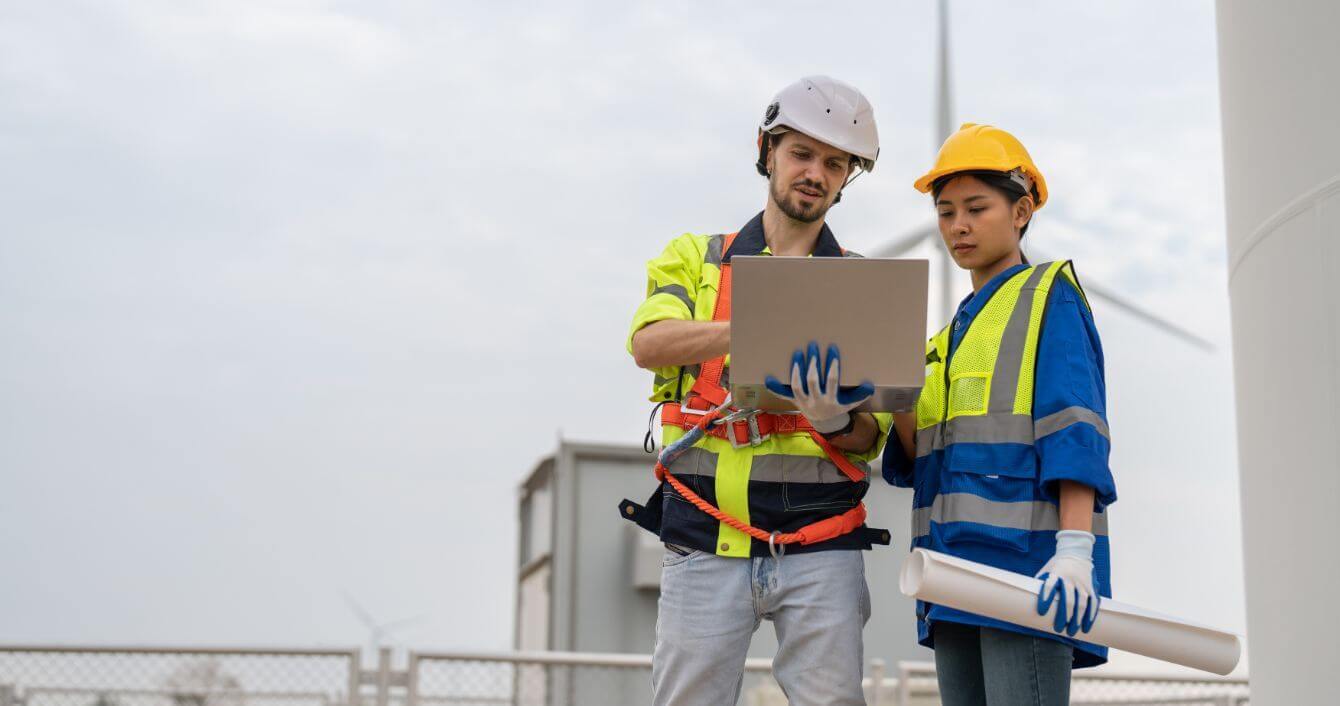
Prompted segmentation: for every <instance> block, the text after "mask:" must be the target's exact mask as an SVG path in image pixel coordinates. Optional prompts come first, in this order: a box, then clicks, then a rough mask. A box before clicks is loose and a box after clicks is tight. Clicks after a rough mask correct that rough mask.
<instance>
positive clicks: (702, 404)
mask: <svg viewBox="0 0 1340 706" xmlns="http://www.w3.org/2000/svg"><path fill="white" fill-rule="evenodd" d="M736 235H737V233H732V234H730V235H728V236H726V238H725V242H724V244H723V246H722V252H723V253H729V252H730V247H731V244H732V243H733V242H734V241H735V236H736ZM730 273H731V266H730V261H729V259H724V258H723V262H722V264H721V281H720V283H719V284H718V285H717V301H716V307H715V308H714V309H713V311H712V320H713V321H730V309H731V274H730ZM725 369H726V357H725V356H721V357H719V358H714V359H712V360H710V361H707V362H706V363H703V365H702V369H701V371H700V372H699V375H698V377H697V379H696V380H695V381H694V383H693V387H692V388H690V390H689V394H688V395H687V396H686V397H685V398H684V401H683V402H682V403H681V404H680V405H679V406H675V405H673V404H667V405H665V406H664V407H662V408H661V424H662V425H664V426H677V427H682V428H683V429H685V430H686V433H685V434H684V436H682V437H680V438H679V439H678V440H676V441H674V442H673V443H671V444H670V445H669V446H666V447H665V448H664V449H662V450H661V453H660V455H659V456H658V457H657V459H656V479H657V480H658V481H663V482H666V483H669V484H670V486H671V487H672V488H674V489H675V491H676V492H678V493H679V494H680V495H681V496H682V497H683V498H684V499H685V500H687V501H688V502H689V503H690V504H692V505H693V506H694V507H696V508H698V509H699V510H701V511H703V512H705V513H707V514H708V515H710V516H711V517H712V518H713V519H715V520H716V521H718V522H722V523H725V524H727V525H729V526H731V527H733V528H735V529H737V530H739V531H741V532H744V533H745V534H748V535H749V536H751V537H753V538H754V539H757V540H759V541H761V542H767V543H768V548H769V550H770V551H772V553H773V555H774V556H778V555H779V553H783V552H785V549H784V547H785V546H786V545H788V544H802V545H806V544H817V543H819V542H825V541H828V540H830V539H834V538H836V537H841V536H843V535H845V534H849V533H851V532H853V531H855V530H857V529H858V528H860V527H861V526H862V525H863V524H864V523H865V518H866V511H865V504H864V503H857V505H856V507H853V508H852V509H850V510H848V511H846V512H844V513H842V514H840V515H834V516H832V517H828V518H825V519H823V520H819V521H818V522H812V523H810V524H808V525H805V526H804V527H801V528H800V529H798V530H796V531H794V532H775V531H773V532H769V531H767V530H763V529H759V528H758V527H754V526H753V525H750V524H749V523H747V522H745V521H743V520H741V519H739V518H737V517H732V516H731V515H728V514H726V513H725V512H723V511H722V510H721V508H718V507H716V506H714V505H712V503H709V502H708V501H706V500H704V499H703V498H702V497H701V496H700V495H698V494H697V493H695V492H693V491H692V490H691V489H689V487H688V486H687V485H685V484H684V483H683V482H681V481H680V480H679V479H678V478H676V477H675V476H674V474H673V473H671V472H670V470H669V466H670V465H671V464H672V463H673V462H674V460H675V459H676V458H678V457H679V456H680V455H681V454H683V453H684V452H685V451H687V450H688V449H689V448H691V447H692V446H693V445H694V444H696V443H697V442H698V440H700V439H701V438H702V437H703V436H704V435H710V436H715V437H717V438H720V439H726V440H728V441H730V443H731V446H732V447H734V448H743V447H745V446H758V445H760V444H762V443H763V442H764V441H765V440H767V439H768V438H769V437H770V436H772V435H773V434H787V433H799V432H807V433H809V435H810V438H811V439H813V440H814V443H816V444H818V445H819V448H821V449H823V451H824V453H825V454H827V455H828V458H829V460H830V461H832V462H833V464H834V465H836V466H837V467H838V469H839V470H841V471H842V473H843V474H844V475H846V476H847V478H849V479H851V481H852V482H853V483H859V482H861V481H864V480H865V473H864V471H862V470H861V469H860V468H858V467H857V466H856V464H854V463H852V462H851V460H850V459H848V458H847V457H846V455H845V454H843V453H842V452H841V451H839V450H838V449H837V448H835V447H834V446H833V445H832V444H831V443H829V441H828V439H826V438H824V436H823V434H820V433H819V432H818V431H817V430H816V429H815V428H814V427H813V426H812V425H811V424H810V422H809V420H808V419H806V418H805V416H804V415H802V414H800V413H795V412H793V413H782V414H777V413H770V412H763V411H761V410H757V409H738V408H735V407H731V405H730V402H731V400H730V392H729V391H728V390H727V389H726V388H725V387H724V386H722V384H721V377H722V374H723V372H724V371H725ZM643 510H644V508H643V507H642V506H640V505H637V504H636V503H633V502H632V501H629V500H624V501H623V503H621V504H620V511H621V512H622V513H623V514H624V515H625V516H627V517H629V518H630V519H635V520H636V519H637V515H639V514H641V513H642V512H643ZM639 524H643V523H641V522H639ZM644 526H645V525H644ZM648 529H651V528H650V527H648ZM884 537H887V534H886V533H885V534H884ZM887 542H888V540H887V538H885V539H884V542H883V543H887Z"/></svg>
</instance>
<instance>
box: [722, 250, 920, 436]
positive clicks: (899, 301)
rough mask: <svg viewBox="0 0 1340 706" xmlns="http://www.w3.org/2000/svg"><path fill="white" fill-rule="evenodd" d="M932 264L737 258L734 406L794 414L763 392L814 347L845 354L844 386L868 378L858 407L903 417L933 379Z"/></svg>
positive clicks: (732, 375) (732, 378) (733, 306)
mask: <svg viewBox="0 0 1340 706" xmlns="http://www.w3.org/2000/svg"><path fill="white" fill-rule="evenodd" d="M928 277H929V267H928V263H927V261H926V260H913V259H889V258H856V257H773V256H756V257H733V258H731V337H730V340H731V343H730V355H731V358H730V370H729V372H730V381H729V382H730V387H731V396H732V399H733V400H734V404H735V405H736V406H739V407H756V408H759V409H765V410H769V411H784V410H794V409H795V407H794V406H793V405H791V404H790V402H788V401H787V400H786V399H784V398H780V397H777V396H776V395H773V394H772V393H771V392H769V391H768V390H767V388H766V387H764V380H765V379H766V378H767V376H768V375H772V376H774V377H776V378H777V379H779V380H781V381H782V382H783V383H786V384H790V382H791V355H792V352H793V351H796V350H803V349H804V348H805V347H806V346H807V345H809V343H810V341H815V342H817V343H818V344H819V348H820V353H821V354H822V355H825V356H826V355H827V352H826V351H827V349H828V344H830V343H833V344H837V346H838V348H839V349H840V350H841V353H842V378H841V384H842V386H844V387H846V386H850V385H859V384H861V382H863V381H866V380H869V381H870V382H872V383H874V385H875V394H874V396H873V397H872V398H870V399H869V400H867V401H866V402H864V403H863V404H862V405H861V406H860V407H858V408H857V409H858V410H860V411H865V412H904V411H910V410H912V409H913V408H914V407H915V406H916V401H917V396H918V395H919V394H920V393H921V385H922V383H923V381H924V380H925V377H926V296H927V291H928V290H927V285H928Z"/></svg>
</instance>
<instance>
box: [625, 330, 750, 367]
mask: <svg viewBox="0 0 1340 706" xmlns="http://www.w3.org/2000/svg"><path fill="white" fill-rule="evenodd" d="M729 352H730V322H729V321H679V320H676V319H666V320H664V321H657V322H655V323H651V324H647V325H646V326H644V327H643V328H642V329H641V330H640V331H638V332H637V333H635V334H633V360H634V361H636V362H637V366H638V367H639V368H645V369H651V368H668V367H670V366H674V365H693V364H694V363H702V362H704V361H708V360H712V359H713V358H719V357H721V356H723V355H726V354H727V353H729Z"/></svg>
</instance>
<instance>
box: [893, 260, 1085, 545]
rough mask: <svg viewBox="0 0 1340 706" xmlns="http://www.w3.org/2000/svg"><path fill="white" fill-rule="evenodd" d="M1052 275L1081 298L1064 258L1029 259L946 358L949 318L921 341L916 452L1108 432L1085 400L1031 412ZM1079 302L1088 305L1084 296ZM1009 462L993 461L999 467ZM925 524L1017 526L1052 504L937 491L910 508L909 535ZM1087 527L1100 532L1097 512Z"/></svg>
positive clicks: (1037, 525)
mask: <svg viewBox="0 0 1340 706" xmlns="http://www.w3.org/2000/svg"><path fill="white" fill-rule="evenodd" d="M1058 275H1062V276H1064V277H1066V279H1068V280H1069V281H1070V282H1071V284H1073V285H1074V286H1075V289H1076V290H1077V291H1079V292H1080V296H1081V298H1082V299H1083V298H1084V296H1083V291H1084V290H1083V289H1081V288H1080V286H1079V281H1078V279H1077V278H1076V277H1075V274H1074V269H1073V265H1072V264H1071V263H1070V261H1068V260H1067V261H1059V262H1050V263H1045V264H1041V265H1037V266H1035V267H1029V268H1027V269H1024V270H1021V271H1019V272H1018V273H1016V274H1015V275H1014V276H1013V277H1011V278H1010V279H1008V280H1007V281H1006V282H1005V283H1004V284H1002V285H1001V286H1000V287H999V288H997V289H996V291H995V292H994V293H993V294H992V295H991V298H990V299H989V300H988V301H987V303H986V305H985V306H983V307H982V309H981V310H980V311H979V312H978V313H977V315H976V316H975V317H974V318H973V320H972V321H971V322H970V323H969V325H968V330H967V331H966V332H964V334H963V338H962V340H961V341H960V342H959V345H958V347H957V348H956V349H955V350H954V354H953V355H952V356H950V355H949V345H950V341H951V335H952V329H951V327H950V326H946V327H945V328H944V329H941V330H940V331H939V332H938V333H936V334H935V335H934V336H933V337H931V339H930V341H929V342H927V344H926V381H925V383H924V385H923V387H922V392H921V396H920V397H919V398H918V399H917V408H916V413H917V433H916V455H917V458H918V459H921V458H924V457H926V456H929V455H931V454H933V453H935V452H938V451H944V450H945V449H946V448H948V447H950V446H952V445H954V444H961V443H962V444H1018V445H1022V446H1029V447H1031V446H1032V445H1033V442H1034V441H1035V440H1036V439H1039V438H1042V437H1044V436H1047V435H1048V434H1054V433H1056V432H1058V431H1061V430H1062V429H1065V428H1067V427H1069V426H1071V425H1073V424H1079V423H1086V424H1091V425H1093V427H1094V428H1095V429H1097V430H1098V432H1099V433H1100V434H1102V435H1103V436H1107V435H1108V430H1107V425H1106V424H1105V423H1104V422H1103V420H1102V418H1101V417H1099V416H1098V415H1097V414H1096V413H1094V412H1093V411H1092V410H1089V409H1086V408H1083V407H1069V408H1066V409H1063V410H1061V411H1059V412H1056V413H1055V414H1051V415H1048V416H1047V417H1044V418H1042V419H1039V420H1037V421H1036V422H1034V419H1033V381H1034V370H1035V367H1036V364H1037V347H1038V337H1039V334H1040V332H1041V329H1042V316H1043V313H1044V312H1045V310H1046V307H1047V300H1048V297H1049V295H1050V293H1051V288H1052V285H1053V283H1054V282H1055V281H1056V277H1057V276H1058ZM1084 303H1085V305H1086V306H1087V305H1088V301H1087V299H1084ZM951 326H952V324H951ZM946 360H947V361H948V368H947V369H946ZM1009 470H1010V469H1004V468H1002V469H1001V471H1002V472H1004V473H1005V474H1006V475H1009V473H1008V471H1009ZM931 522H935V523H937V524H940V523H948V522H976V523H979V524H986V525H991V526H994V527H1001V528H1006V529H1017V530H1056V529H1058V528H1059V519H1058V517H1057V506H1056V505H1055V504H1054V503H1050V502H1046V501H1031V502H997V501H992V500H990V499H987V498H982V497H979V496H976V495H972V494H968V493H951V494H946V495H937V496H936V498H935V499H934V500H933V501H932V504H931V506H930V507H923V508H918V509H916V510H915V511H914V513H913V521H912V534H913V536H914V537H920V536H924V535H926V534H928V533H929V532H930V523H931ZM1093 532H1094V534H1106V533H1107V517H1106V514H1105V513H1095V514H1094V521H1093Z"/></svg>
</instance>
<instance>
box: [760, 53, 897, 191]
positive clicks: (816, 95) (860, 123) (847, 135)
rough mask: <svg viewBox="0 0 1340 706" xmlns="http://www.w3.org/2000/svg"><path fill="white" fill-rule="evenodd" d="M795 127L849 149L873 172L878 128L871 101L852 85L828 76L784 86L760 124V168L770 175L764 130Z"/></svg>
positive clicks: (797, 130)
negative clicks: (767, 166)
mask: <svg viewBox="0 0 1340 706" xmlns="http://www.w3.org/2000/svg"><path fill="white" fill-rule="evenodd" d="M787 130H795V131H796V132H801V133H804V134H806V135H809V136H810V137H812V138H814V139H816V140H818V141H820V142H823V143H826V144H829V145H832V146H834V147H836V148H838V149H840V150H842V151H844V152H850V153H851V154H853V155H855V156H856V158H857V159H858V160H859V161H860V165H861V169H864V170H865V171H867V172H869V171H873V170H874V168H875V159H876V158H877V157H879V130H877V129H876V128H875V111H874V109H873V108H871V107H870V101H868V100H866V99H865V96H863V95H861V92H860V91H858V90H856V89H855V88H854V87H852V86H851V85H849V84H846V83H843V82H841V81H839V80H837V79H835V78H829V77H827V76H806V77H805V78H802V79H800V80H799V81H796V82H795V83H793V84H791V85H789V86H787V87H786V88H783V89H782V90H781V91H779V92H778V93H777V95H776V96H774V97H773V99H772V102H771V103H769V104H768V109H767V111H765V112H764V114H763V121H762V122H760V123H759V124H758V135H759V149H758V171H759V173H760V174H763V175H764V176H767V168H766V166H765V165H766V163H767V157H768V141H767V140H766V139H763V135H764V133H768V134H778V133H782V132H786V131H787Z"/></svg>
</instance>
